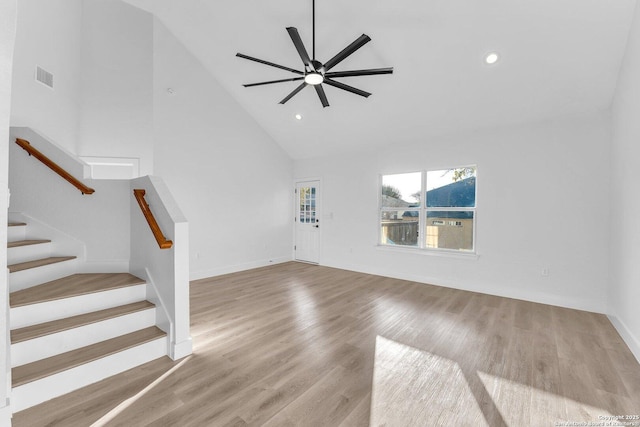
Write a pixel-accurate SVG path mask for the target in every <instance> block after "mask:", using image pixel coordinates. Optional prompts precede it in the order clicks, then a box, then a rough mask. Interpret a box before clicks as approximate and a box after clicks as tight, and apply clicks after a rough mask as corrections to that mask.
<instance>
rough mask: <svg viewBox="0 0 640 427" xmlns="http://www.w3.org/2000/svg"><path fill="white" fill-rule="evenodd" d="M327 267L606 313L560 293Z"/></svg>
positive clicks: (595, 304)
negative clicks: (551, 293) (511, 289)
mask: <svg viewBox="0 0 640 427" xmlns="http://www.w3.org/2000/svg"><path fill="white" fill-rule="evenodd" d="M321 265H326V266H327V267H332V268H339V269H342V270H349V271H357V272H358V273H365V274H373V275H377V276H384V277H391V278H394V279H400V280H408V281H411V282H417V283H425V284H429V285H435V286H442V287H443V288H453V289H459V290H462V291H469V292H478V293H482V294H488V295H494V296H499V297H504V298H512V299H517V300H523V301H529V302H535V303H539V304H547V305H553V306H557V307H564V308H571V309H574V310H582V311H589V312H593V313H601V314H604V313H606V307H604V306H603V302H602V301H592V300H589V299H577V298H567V297H564V296H560V295H549V294H546V293H540V292H535V291H526V290H525V291H523V290H522V289H519V290H516V291H509V290H505V289H487V288H485V287H482V286H474V285H473V284H468V283H462V282H459V281H447V280H443V279H442V278H441V277H428V276H419V275H413V274H406V273H401V272H400V273H399V272H395V271H389V270H387V269H385V268H370V267H362V266H357V265H353V264H349V265H341V264H339V263H331V264H321Z"/></svg>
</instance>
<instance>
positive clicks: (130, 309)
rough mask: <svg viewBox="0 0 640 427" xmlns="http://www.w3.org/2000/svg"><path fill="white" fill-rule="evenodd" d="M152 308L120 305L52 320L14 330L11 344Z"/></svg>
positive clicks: (142, 304) (139, 304)
mask: <svg viewBox="0 0 640 427" xmlns="http://www.w3.org/2000/svg"><path fill="white" fill-rule="evenodd" d="M153 307H155V305H154V304H152V303H151V302H149V301H139V302H134V303H132V304H126V305H121V306H118V307H113V308H108V309H105V310H100V311H94V312H91V313H86V314H80V315H77V316H72V317H67V318H65V319H59V320H53V321H51V322H46V323H40V324H38V325H32V326H27V327H24V328H20V329H15V330H13V331H11V343H12V344H16V343H19V342H23V341H27V340H30V339H33V338H39V337H42V336H45V335H50V334H54V333H56V332H62V331H66V330H69V329H73V328H77V327H80V326H84V325H89V324H92V323H97V322H100V321H103V320H107V319H113V318H116V317H119V316H124V315H126V314H130V313H135V312H138V311H142V310H148V309H151V308H153Z"/></svg>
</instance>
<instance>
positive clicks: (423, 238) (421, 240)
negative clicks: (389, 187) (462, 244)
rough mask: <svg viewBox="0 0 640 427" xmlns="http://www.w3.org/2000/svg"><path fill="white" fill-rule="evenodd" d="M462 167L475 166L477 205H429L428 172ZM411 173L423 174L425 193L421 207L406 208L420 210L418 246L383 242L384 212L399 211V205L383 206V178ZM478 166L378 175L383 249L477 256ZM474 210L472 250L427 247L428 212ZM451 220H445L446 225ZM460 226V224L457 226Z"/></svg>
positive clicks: (457, 167) (380, 241) (422, 182)
mask: <svg viewBox="0 0 640 427" xmlns="http://www.w3.org/2000/svg"><path fill="white" fill-rule="evenodd" d="M462 168H475V175H474V176H475V178H476V183H475V206H473V207H442V206H441V207H427V173H428V172H435V171H440V170H448V169H462ZM410 173H420V174H421V191H420V194H421V195H422V194H424V200H421V201H420V206H419V207H417V208H416V207H410V208H409V207H408V208H406V209H405V210H418V212H419V213H418V218H419V224H418V244H417V245H416V246H410V245H394V244H389V243H382V216H383V212H391V211H398V210H399V209H398V208H397V207H384V206H382V204H383V200H382V185H383V179H384V177H385V176H388V175H400V174H410ZM477 209H478V166H477V165H475V164H471V165H462V166H455V167H446V168H429V169H423V170H420V171H415V170H414V171H406V172H394V173H384V174H382V173H381V174H379V176H378V221H377V222H378V225H377V227H378V240H377V246H378V247H380V248H383V249H391V250H400V251H404V250H406V251H409V252H417V253H424V254H435V255H453V256H477V244H476V231H477V224H478V211H477ZM442 211H446V212H472V214H473V221H472V227H473V230H472V234H471V236H472V237H471V239H472V241H471V246H472V248H471V249H470V250H464V249H449V248H432V247H427V235H426V232H427V226H428V225H429V224H428V222H429V220H428V216H427V215H428V212H442ZM448 221H450V220H445V223H444V226H447V225H446V224H447V223H448ZM456 227H458V226H456Z"/></svg>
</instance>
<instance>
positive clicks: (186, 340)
mask: <svg viewBox="0 0 640 427" xmlns="http://www.w3.org/2000/svg"><path fill="white" fill-rule="evenodd" d="M130 184H131V187H130V192H129V194H130V195H131V272H132V273H133V274H135V275H136V276H138V277H144V278H145V279H146V280H147V283H149V286H148V287H147V299H148V300H149V301H151V302H153V303H154V304H155V305H156V306H157V307H158V310H156V324H157V325H158V327H159V328H161V329H162V330H164V331H165V332H167V334H168V335H169V349H168V354H169V356H170V357H171V358H172V359H173V360H177V359H180V358H182V357H185V356H187V355H189V354H191V352H192V342H191V336H190V330H189V327H190V313H189V223H188V222H187V219H186V218H185V216H184V214H183V213H182V211H181V209H180V207H179V206H178V205H177V204H176V202H175V199H174V198H173V195H172V194H171V193H170V192H169V190H168V188H167V186H166V185H165V183H164V182H163V180H162V179H160V178H159V177H157V176H145V177H142V178H138V179H134V180H132V181H131V183H130ZM134 189H143V190H145V193H146V194H145V197H144V200H145V202H146V203H147V205H149V209H150V210H151V212H152V214H153V216H154V218H155V219H156V221H157V224H158V226H159V227H160V230H161V231H162V234H163V236H164V237H165V239H167V240H171V241H172V243H173V245H172V246H171V248H168V249H160V248H159V247H158V243H157V241H156V239H155V237H154V235H153V233H152V232H151V229H150V227H149V225H148V223H147V221H146V219H145V217H144V215H143V214H142V211H141V209H140V206H139V204H138V202H137V201H136V200H135V198H134V196H133V190H134Z"/></svg>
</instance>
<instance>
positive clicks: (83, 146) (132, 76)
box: [77, 0, 153, 175]
mask: <svg viewBox="0 0 640 427" xmlns="http://www.w3.org/2000/svg"><path fill="white" fill-rule="evenodd" d="M82 13H83V18H82V32H81V40H82V46H81V52H82V54H81V58H82V64H81V70H82V72H81V96H80V117H79V125H78V126H79V127H78V150H77V154H78V155H80V156H99V157H129V158H139V159H140V162H139V164H140V175H147V174H151V173H152V172H153V139H152V137H153V16H152V15H151V14H149V13H147V12H143V11H141V10H140V9H138V8H136V7H133V6H130V5H128V4H125V3H123V2H121V1H119V0H85V1H84V2H83V8H82Z"/></svg>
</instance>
